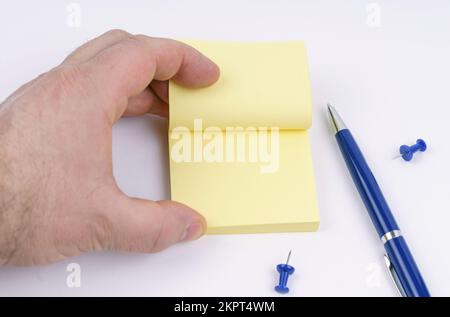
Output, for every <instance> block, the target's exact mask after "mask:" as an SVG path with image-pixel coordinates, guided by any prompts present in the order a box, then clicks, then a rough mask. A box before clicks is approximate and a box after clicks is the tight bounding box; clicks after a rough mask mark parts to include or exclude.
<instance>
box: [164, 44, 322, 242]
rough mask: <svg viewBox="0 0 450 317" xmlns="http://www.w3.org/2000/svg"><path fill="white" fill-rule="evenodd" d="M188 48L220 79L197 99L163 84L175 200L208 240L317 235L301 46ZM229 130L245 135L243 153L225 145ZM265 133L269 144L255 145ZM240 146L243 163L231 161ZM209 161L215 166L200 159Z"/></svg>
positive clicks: (307, 88) (189, 91) (308, 101)
mask: <svg viewBox="0 0 450 317" xmlns="http://www.w3.org/2000/svg"><path fill="white" fill-rule="evenodd" d="M187 43H188V44H190V45H192V46H194V47H196V48H197V49H199V50H200V51H201V52H203V53H204V54H205V55H207V56H208V57H210V58H211V59H212V60H214V61H215V62H216V63H217V64H218V65H219V67H220V68H221V78H220V80H219V81H218V82H217V83H216V84H215V85H213V86H211V87H208V88H202V89H186V88H183V87H180V86H178V85H176V84H174V83H172V82H171V83H170V86H169V101H170V129H169V151H170V157H171V160H170V176H171V195H172V199H173V200H176V201H180V202H182V203H185V204H187V205H189V206H191V207H192V208H194V209H196V210H197V211H199V212H200V213H202V214H203V215H204V216H205V218H206V220H207V222H208V233H210V234H227V233H262V232H293V231H316V230H317V229H318V226H319V212H318V207H317V200H316V192H315V184H314V173H313V166H312V159H311V152H310V144H309V137H308V131H307V129H308V128H309V127H310V125H311V88H310V84H309V77H308V68H307V60H306V50H305V47H304V45H303V43H302V42H274V43H235V42H232V43H229V42H208V41H189V42H187ZM194 122H197V124H195V123H194ZM199 122H201V124H200V125H199V124H198V123H199ZM194 128H196V129H197V130H196V131H194ZM230 128H231V129H241V130H239V131H242V130H243V131H244V132H243V133H242V134H240V136H241V137H242V138H241V139H240V140H241V141H242V140H244V141H243V143H239V141H237V139H238V138H239V137H238V136H236V135H234V136H232V137H231V139H232V140H233V142H231V143H230V144H231V145H230V144H229V143H227V142H228V140H230V139H227V138H228V137H227V136H226V132H227V129H230ZM259 128H262V129H259ZM264 128H266V129H268V130H269V131H274V132H270V133H269V136H268V137H267V140H268V142H267V144H266V143H265V140H264V139H263V140H261V139H257V138H253V137H255V133H256V134H258V133H260V132H261V131H263V132H264V131H265V129H264ZM180 131H181V132H180ZM186 131H187V132H186ZM181 134H183V137H181V136H180V135H181ZM272 136H276V137H274V138H271V137H272ZM251 138H253V139H252V140H253V141H255V140H258V141H257V142H256V143H252V141H250V139H251ZM181 140H183V141H184V143H183V142H181ZM199 140H200V142H199ZM213 141H214V142H213ZM196 142H197V143H196ZM200 143H201V145H199V144H200ZM275 143H276V144H275ZM180 144H181V145H182V146H181V147H180ZM188 144H189V145H190V147H189V149H188V150H187V147H188V146H187V145H188ZM211 144H213V145H216V146H217V147H215V148H214V147H211ZM239 144H240V145H241V147H239ZM242 144H243V146H244V148H245V153H244V155H243V156H244V159H243V160H242V157H240V158H241V159H239V158H238V157H239V155H238V152H239V150H242ZM255 144H257V145H256V149H258V150H257V151H256V154H255V153H254V152H255V151H253V152H252V153H253V154H254V156H253V159H252V158H251V154H249V153H250V150H251V149H255V148H254V147H252V146H255ZM263 144H265V145H266V146H267V148H266V149H265V150H268V149H269V150H271V159H270V162H269V161H267V157H263V156H258V155H259V154H261V153H260V151H261V146H262V145H263ZM220 145H222V146H220ZM208 146H209V148H208ZM258 146H259V147H258ZM211 148H213V149H214V150H213V151H211ZM219 148H221V149H223V151H222V150H221V151H219V152H220V153H219V154H218V152H217V151H218V149H219ZM180 149H181V150H180ZM230 151H231V152H230ZM199 152H200V154H199ZM222 152H223V153H222ZM263 152H264V151H263ZM266 152H267V153H268V152H270V151H266ZM211 153H212V154H213V155H212V159H211V157H206V154H211ZM230 153H231V154H230ZM267 153H266V154H267ZM202 156H203V157H202ZM255 156H256V160H255ZM269 165H270V166H271V168H270V169H269V171H267V170H264V168H267V167H268V166H269Z"/></svg>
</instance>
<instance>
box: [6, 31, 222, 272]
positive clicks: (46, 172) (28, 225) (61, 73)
mask: <svg viewBox="0 0 450 317" xmlns="http://www.w3.org/2000/svg"><path fill="white" fill-rule="evenodd" d="M218 77H219V69H218V67H217V66H216V65H215V64H214V63H213V62H211V61H210V60H209V59H207V58H206V57H205V56H203V55H202V54H200V53H199V52H198V51H196V50H195V49H193V48H191V47H189V46H187V45H185V44H182V43H179V42H176V41H173V40H167V39H157V38H150V37H147V36H143V35H131V34H129V33H126V32H124V31H119V30H113V31H109V32H107V33H105V34H103V35H102V36H100V37H98V38H96V39H94V40H92V41H90V42H88V43H86V44H85V45H83V46H81V47H80V48H78V49H77V50H76V51H75V52H73V53H72V54H71V55H69V56H68V57H67V58H66V59H65V60H64V62H63V63H62V64H61V65H59V66H57V67H56V68H54V69H52V70H50V71H49V72H47V73H45V74H42V75H40V76H39V77H37V78H36V79H34V80H32V81H31V82H29V83H27V84H25V85H24V86H22V87H21V88H20V89H19V90H17V91H16V92H15V93H13V94H12V95H11V96H10V97H8V98H7V99H6V100H5V101H4V103H3V104H2V105H0V143H1V147H0V265H38V264H47V263H52V262H56V261H60V260H63V259H65V258H68V257H72V256H75V255H78V254H80V253H82V252H88V251H100V250H123V251H131V252H157V251H160V250H162V249H164V248H166V247H168V246H170V245H172V244H174V243H176V242H179V241H187V240H193V239H196V238H199V237H200V236H201V235H202V234H203V233H204V230H205V226H206V223H205V220H204V218H203V217H202V216H201V215H200V214H198V213H197V212H195V211H194V210H192V209H190V208H189V207H187V206H185V205H182V204H180V203H176V202H172V201H148V200H143V199H136V198H130V197H127V196H126V195H125V194H124V193H123V192H122V191H121V190H120V189H119V188H118V186H117V184H116V182H115V180H114V177H113V173H112V152H111V143H112V142H111V141H112V126H113V124H114V123H115V122H117V120H119V118H120V117H122V116H134V115H141V114H144V113H148V112H150V113H153V114H157V115H162V116H167V114H168V96H167V90H168V88H167V86H168V85H167V80H168V79H173V80H174V81H177V82H178V83H180V84H182V85H185V86H189V87H193V88H196V87H203V86H208V85H210V84H212V83H214V82H215V81H216V80H217V79H218Z"/></svg>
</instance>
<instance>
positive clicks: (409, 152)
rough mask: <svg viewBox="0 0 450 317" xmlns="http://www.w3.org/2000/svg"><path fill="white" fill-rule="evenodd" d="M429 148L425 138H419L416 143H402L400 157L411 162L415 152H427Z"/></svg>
mask: <svg viewBox="0 0 450 317" xmlns="http://www.w3.org/2000/svg"><path fill="white" fill-rule="evenodd" d="M426 150H427V144H426V143H425V141H424V140H422V139H419V140H417V142H416V144H414V145H411V146H407V145H402V146H401V147H400V155H399V156H398V157H402V158H403V159H404V160H405V161H407V162H409V161H411V160H412V159H413V157H414V153H416V152H418V151H420V152H425V151H426Z"/></svg>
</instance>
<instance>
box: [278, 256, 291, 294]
mask: <svg viewBox="0 0 450 317" xmlns="http://www.w3.org/2000/svg"><path fill="white" fill-rule="evenodd" d="M291 253H292V250H291V251H289V254H288V257H287V260H286V264H278V265H277V271H278V273H280V281H279V282H278V285H277V286H275V290H276V291H277V292H278V293H280V294H287V293H289V288H288V287H287V286H286V285H287V281H288V278H289V275H292V274H293V273H294V272H295V268H294V267H292V266H290V265H289V260H290V259H291Z"/></svg>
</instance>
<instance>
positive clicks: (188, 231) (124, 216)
mask: <svg viewBox="0 0 450 317" xmlns="http://www.w3.org/2000/svg"><path fill="white" fill-rule="evenodd" d="M121 196H122V197H121V198H119V199H118V201H117V202H116V203H115V205H114V207H112V208H111V209H110V211H111V212H110V213H109V215H108V218H109V222H110V230H109V231H110V232H109V234H108V235H106V237H105V238H106V239H108V240H109V241H106V243H105V244H104V245H106V246H108V247H107V248H108V249H115V250H121V251H130V252H158V251H161V250H163V249H165V248H167V247H169V246H171V245H172V244H175V243H177V242H181V241H190V240H195V239H198V238H199V237H201V236H202V235H203V234H204V233H205V230H206V221H205V219H204V218H203V216H201V215H200V214H199V213H197V212H196V211H194V210H193V209H191V208H189V207H188V206H186V205H183V204H181V203H177V202H174V201H169V200H163V201H150V200H144V199H138V198H129V197H127V196H125V195H121Z"/></svg>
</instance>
